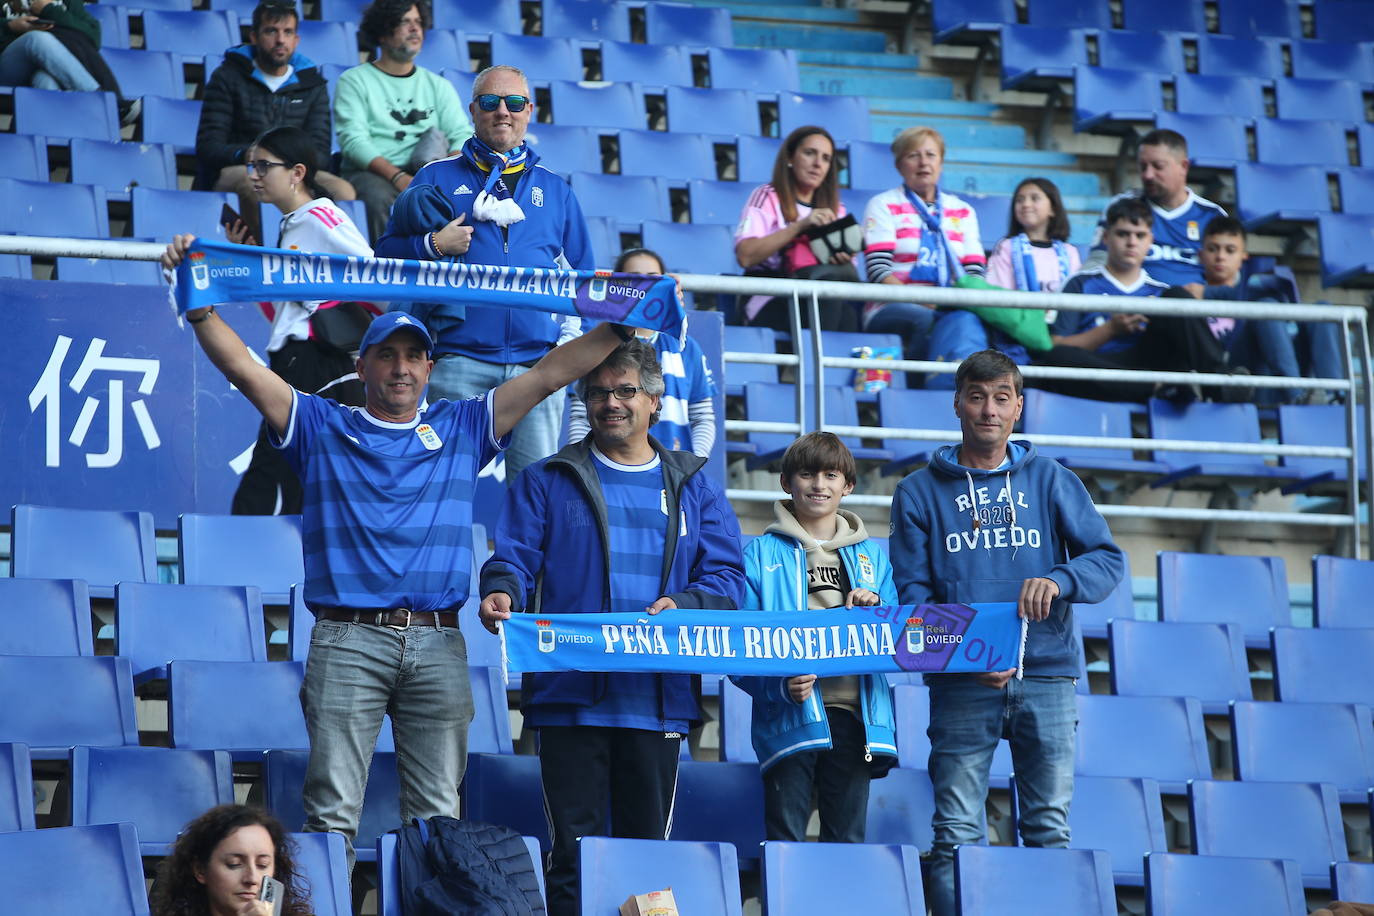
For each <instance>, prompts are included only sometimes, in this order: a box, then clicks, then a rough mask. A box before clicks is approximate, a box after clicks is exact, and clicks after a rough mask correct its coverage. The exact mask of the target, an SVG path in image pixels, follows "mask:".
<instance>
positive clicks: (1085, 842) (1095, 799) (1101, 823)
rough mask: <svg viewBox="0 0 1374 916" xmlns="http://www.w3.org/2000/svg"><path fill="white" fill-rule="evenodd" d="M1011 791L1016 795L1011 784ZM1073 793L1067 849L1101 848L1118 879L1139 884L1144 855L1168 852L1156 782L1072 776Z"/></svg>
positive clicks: (1141, 880)
mask: <svg viewBox="0 0 1374 916" xmlns="http://www.w3.org/2000/svg"><path fill="white" fill-rule="evenodd" d="M1012 792H1013V795H1015V794H1016V785H1015V784H1014V783H1013V785H1012ZM1073 792H1074V801H1075V804H1074V805H1073V807H1072V808H1070V810H1069V835H1070V836H1071V837H1072V844H1073V848H1075V849H1102V850H1105V851H1106V852H1107V853H1108V855H1110V856H1111V862H1112V871H1113V872H1114V874H1115V875H1116V877H1117V880H1118V881H1120V882H1121V883H1123V884H1127V883H1129V884H1133V885H1139V884H1142V883H1143V882H1144V880H1145V876H1144V869H1143V868H1142V864H1141V860H1142V858H1143V857H1144V855H1145V854H1146V853H1148V852H1168V851H1169V841H1168V838H1167V834H1166V833H1165V832H1164V806H1163V803H1162V801H1161V800H1160V795H1159V783H1158V782H1156V781H1155V780H1153V779H1149V778H1135V777H1119V776H1075V777H1074V779H1073Z"/></svg>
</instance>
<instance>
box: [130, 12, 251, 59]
mask: <svg viewBox="0 0 1374 916" xmlns="http://www.w3.org/2000/svg"><path fill="white" fill-rule="evenodd" d="M238 43H239V20H238V17H237V16H235V15H234V14H233V13H231V12H229V11H228V10H219V11H213V10H194V11H185V12H183V11H179V10H147V11H145V12H144V14H143V44H144V47H145V48H147V49H148V50H149V51H172V52H174V53H176V54H181V55H184V56H187V57H202V56H203V57H209V58H210V59H211V60H218V59H219V57H220V56H221V55H223V54H224V49H225V48H228V47H231V46H233V45H236V44H238Z"/></svg>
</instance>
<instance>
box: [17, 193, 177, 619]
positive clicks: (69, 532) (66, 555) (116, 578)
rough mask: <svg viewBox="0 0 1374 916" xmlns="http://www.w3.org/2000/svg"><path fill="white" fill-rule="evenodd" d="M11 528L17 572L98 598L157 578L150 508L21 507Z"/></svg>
mask: <svg viewBox="0 0 1374 916" xmlns="http://www.w3.org/2000/svg"><path fill="white" fill-rule="evenodd" d="M2 181H3V180H0V188H3V183H2ZM58 187H60V186H58ZM0 199H3V196H2V195H0ZM0 212H4V208H3V207H0ZM10 531H11V532H13V538H14V540H13V544H12V546H11V551H12V554H11V558H10V563H11V568H10V574H11V575H13V576H16V577H22V578H29V579H47V578H52V579H57V578H65V577H72V578H78V579H84V580H86V583H87V585H88V586H89V587H90V594H91V595H92V597H96V598H112V597H114V587H115V583H116V582H156V581H157V548H156V546H155V544H154V540H153V517H152V515H150V514H149V513H147V512H118V511H107V510H103V509H55V508H51V507H48V506H15V507H14V508H13V509H11V511H10Z"/></svg>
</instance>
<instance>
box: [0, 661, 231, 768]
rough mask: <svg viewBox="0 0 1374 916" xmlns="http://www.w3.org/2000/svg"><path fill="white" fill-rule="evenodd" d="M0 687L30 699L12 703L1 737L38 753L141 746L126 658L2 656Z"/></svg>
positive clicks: (47, 755) (8, 693)
mask: <svg viewBox="0 0 1374 916" xmlns="http://www.w3.org/2000/svg"><path fill="white" fill-rule="evenodd" d="M0 689H3V690H4V694H3V695H4V696H10V697H25V698H26V700H25V702H22V703H17V702H16V703H11V704H9V711H7V712H6V713H5V716H4V719H3V720H0V741H22V742H24V743H25V744H27V745H29V749H30V752H31V753H32V754H33V756H34V757H37V758H40V759H53V758H54V757H59V756H60V757H66V755H67V748H69V747H71V746H72V745H75V744H88V745H91V746H93V747H137V746H138V728H137V726H136V725H135V723H134V683H133V675H132V674H131V672H130V670H129V660H128V659H126V658H119V657H117V656H108V655H106V656H99V657H95V658H90V657H77V656H73V657H70V658H61V657H54V656H37V655H7V656H0ZM220 701H221V702H222V701H223V698H222V697H221V698H220Z"/></svg>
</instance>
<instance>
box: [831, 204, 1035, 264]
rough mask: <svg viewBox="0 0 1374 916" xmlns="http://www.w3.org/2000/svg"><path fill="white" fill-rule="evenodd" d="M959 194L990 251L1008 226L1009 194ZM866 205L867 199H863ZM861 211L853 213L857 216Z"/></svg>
mask: <svg viewBox="0 0 1374 916" xmlns="http://www.w3.org/2000/svg"><path fill="white" fill-rule="evenodd" d="M960 196H961V197H962V198H963V199H964V200H965V201H966V202H967V203H968V204H969V205H970V206H971V207H973V212H974V213H975V214H977V216H978V234H979V236H980V238H979V241H980V242H982V247H983V249H984V250H985V251H991V250H992V246H993V245H996V244H997V240H998V239H999V238H1001V237H1002V235H1003V234H1004V232H1005V229H1006V228H1010V223H1009V222H1008V220H1007V215H1008V214H1009V213H1011V195H1010V194H977V193H967V192H960ZM865 206H867V201H865ZM862 213H863V211H862V210H861V211H859V213H857V214H855V216H856V217H857V216H859V215H861V214H862Z"/></svg>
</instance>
